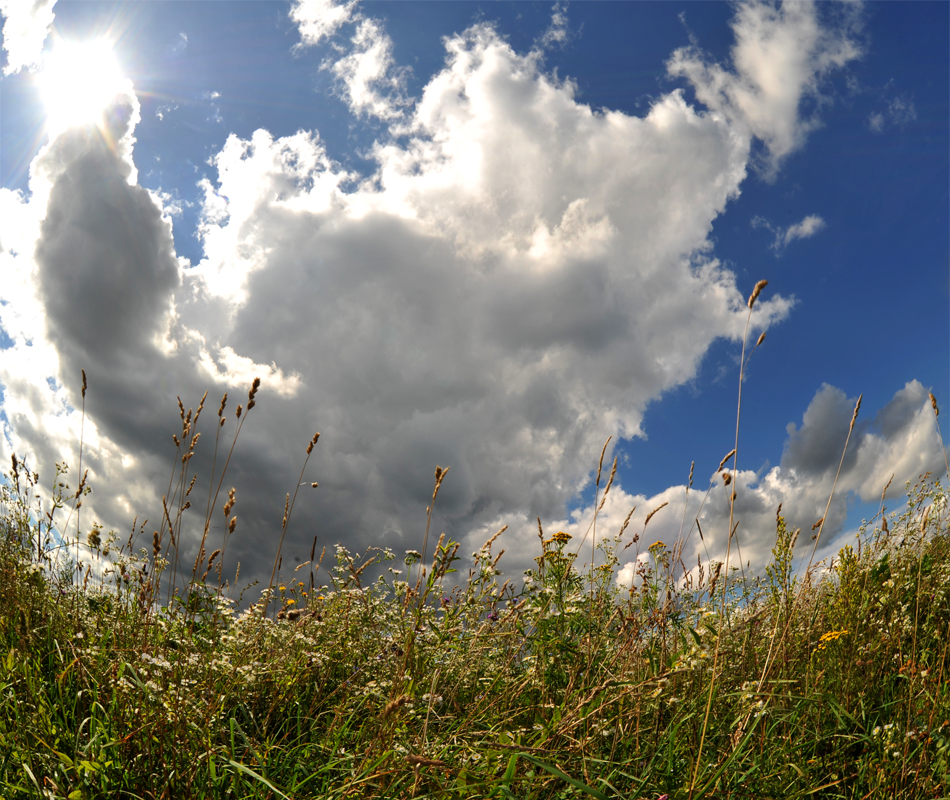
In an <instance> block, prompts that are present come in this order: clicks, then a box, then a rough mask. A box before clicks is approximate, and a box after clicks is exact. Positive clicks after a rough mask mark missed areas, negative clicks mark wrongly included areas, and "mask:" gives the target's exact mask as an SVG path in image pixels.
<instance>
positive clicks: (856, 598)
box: [0, 282, 950, 800]
mask: <svg viewBox="0 0 950 800" xmlns="http://www.w3.org/2000/svg"><path fill="white" fill-rule="evenodd" d="M762 285H764V282H763V283H762V284H760V285H758V286H757V287H756V291H755V292H754V293H753V296H752V297H751V298H750V300H749V307H750V310H751V308H752V305H753V303H754V301H755V297H756V296H758V293H759V292H760V291H761V287H762ZM761 341H762V338H761V337H760V339H759V343H761ZM744 359H745V352H744V350H743V363H744ZM740 385H741V377H740ZM258 386H259V382H258V381H255V383H254V385H253V386H252V388H251V391H250V393H249V397H248V401H247V403H246V408H242V407H240V406H239V407H238V411H237V420H238V426H237V431H236V432H235V440H236V437H237V434H238V433H239V431H240V426H241V425H243V424H244V421H245V420H246V419H247V418H248V413H249V412H250V411H251V409H253V407H254V405H255V394H256V392H257V389H258ZM83 394H85V384H84V387H83ZM859 402H860V401H859ZM225 405H226V400H222V402H221V405H220V407H219V409H218V419H217V420H216V421H215V429H216V441H215V452H216V453H217V450H218V439H217V434H220V432H221V430H222V429H223V425H224V420H225V419H226V415H225ZM203 407H204V400H203V399H202V402H201V404H200V405H199V407H198V411H197V412H196V413H194V414H192V412H191V411H188V412H187V413H186V412H185V409H184V406H183V405H182V406H181V408H180V411H181V421H182V431H181V434H180V435H179V434H176V436H175V442H176V444H177V445H178V446H179V448H180V456H181V458H180V469H178V470H177V474H176V475H174V476H173V478H172V481H171V483H170V489H169V492H168V495H167V498H168V499H167V500H166V503H165V508H164V515H163V516H164V519H163V521H162V525H161V526H160V527H159V530H157V531H154V532H153V533H151V534H149V533H148V532H147V531H146V530H145V529H144V528H142V526H137V523H133V526H132V530H131V532H130V533H129V534H127V535H126V534H122V535H121V536H120V535H119V534H118V533H116V532H109V533H106V532H103V531H102V530H101V529H100V528H98V527H97V526H92V527H91V528H90V529H89V530H88V531H84V532H82V534H81V535H80V530H81V528H80V519H81V506H82V499H83V497H85V496H86V494H87V493H88V492H89V490H90V487H89V486H87V485H86V481H85V480H84V479H83V478H80V480H79V484H78V486H77V487H76V488H75V489H72V488H70V486H69V485H68V480H67V478H68V477H69V473H68V468H67V467H66V466H65V465H63V466H62V467H61V468H60V469H59V470H58V471H57V475H56V476H55V478H54V486H53V492H52V494H51V495H49V494H47V495H42V493H41V492H40V489H39V486H40V476H38V475H36V474H34V473H32V472H31V471H30V470H29V466H28V465H26V464H23V463H22V462H20V461H18V460H17V459H16V457H14V459H13V461H12V464H11V469H10V472H9V473H8V475H7V481H6V485H4V486H3V487H0V492H2V497H0V501H2V508H0V795H2V796H3V797H6V798H19V797H48V798H97V797H110V798H126V797H127V798H225V797H235V798H238V797H240V798H244V797H258V798H293V799H294V800H303V798H356V797H382V798H389V797H392V798H402V797H417V798H447V799H448V798H458V799H459V800H464V799H466V798H523V799H524V800H529V799H530V800H535V799H536V800H541V799H542V798H552V799H554V798H581V797H594V798H628V799H629V800H634V799H639V798H651V800H657V799H658V798H670V799H672V798H677V799H680V798H682V799H683V800H686V799H687V798H689V799H691V798H793V797H819V798H872V797H889V798H907V800H911V798H913V799H915V800H916V799H917V798H940V797H947V796H948V783H950V682H948V668H950V663H948V646H950V636H948V631H950V511H948V502H947V488H946V485H945V483H944V482H943V478H942V477H941V478H939V479H934V478H933V477H932V476H929V475H928V476H922V477H921V480H920V482H919V483H917V484H916V485H913V486H911V485H908V486H907V502H906V505H905V506H903V507H902V508H900V509H897V510H894V511H891V510H889V509H887V508H886V507H885V505H884V501H883V496H882V502H881V509H880V513H879V514H878V515H877V516H876V517H875V518H874V519H872V520H870V521H869V522H868V523H866V525H865V526H863V527H862V529H861V532H860V534H859V537H858V539H857V541H856V542H855V544H854V545H852V546H848V547H845V548H844V549H843V550H842V551H841V552H840V553H839V555H838V557H837V558H835V559H834V560H833V561H832V562H831V563H830V564H826V565H817V564H809V565H808V567H807V568H806V569H805V570H804V571H802V572H797V571H796V570H795V565H794V563H793V558H792V555H793V551H794V548H795V545H796V541H797V539H798V536H799V532H798V531H793V530H789V528H788V526H787V525H786V520H785V518H784V517H783V516H782V513H781V508H779V509H777V510H776V521H775V533H774V535H775V545H774V548H773V550H772V554H773V558H772V561H771V563H770V565H769V566H768V568H767V569H766V571H765V574H764V575H761V576H757V577H754V576H749V575H746V576H745V577H741V576H740V575H739V574H738V568H737V567H734V566H732V565H731V564H730V563H729V562H728V556H727V560H726V562H725V563H722V562H717V561H708V562H706V563H702V562H701V563H700V564H699V565H698V568H697V570H687V569H686V567H685V565H684V564H683V563H682V560H681V558H680V556H681V547H682V541H678V542H674V543H672V544H670V545H667V544H665V543H663V542H655V543H652V544H649V545H648V544H647V543H648V542H649V538H650V537H649V516H648V517H647V518H646V522H645V524H644V526H643V527H642V528H641V529H639V530H631V529H630V527H629V525H628V524H627V523H625V524H624V526H623V528H622V529H621V530H619V531H617V532H616V533H612V535H611V536H608V537H604V538H602V539H600V540H599V541H598V542H597V548H598V549H599V556H598V558H597V559H596V561H595V559H594V558H593V555H594V554H593V553H591V551H590V545H589V544H588V545H586V546H585V552H584V553H583V554H581V553H580V550H581V545H582V544H584V543H582V542H574V541H573V540H572V539H571V537H570V536H569V535H567V534H565V533H562V532H555V531H545V530H544V525H543V522H542V521H541V520H539V521H538V557H537V559H536V564H537V566H536V567H535V568H533V569H531V570H530V571H529V572H528V573H526V575H525V579H524V581H523V585H514V584H512V583H511V582H508V581H505V582H504V583H499V570H498V565H499V559H500V558H502V552H501V551H500V550H499V549H498V548H499V544H498V536H499V535H500V534H501V533H502V531H499V534H496V536H495V537H493V538H492V539H491V540H489V541H488V542H486V543H485V545H484V546H483V547H482V548H480V549H479V550H478V551H477V552H476V553H474V554H472V560H473V563H474V566H473V567H472V569H471V570H470V571H469V572H468V573H467V575H465V576H459V575H458V574H457V573H454V570H455V565H456V564H457V563H458V561H459V553H458V550H459V545H458V544H457V543H453V542H451V541H448V540H447V539H446V538H445V537H444V536H441V537H439V539H438V541H434V540H435V537H434V536H433V537H432V539H433V541H432V542H430V541H429V534H430V532H429V528H428V518H429V517H431V509H432V506H431V505H430V507H429V509H428V511H427V524H426V528H425V530H424V531H420V533H421V534H422V535H421V536H420V542H421V546H420V550H419V551H408V552H406V553H405V554H399V555H397V554H395V553H393V552H391V551H390V550H388V549H378V550H371V551H369V552H366V553H351V552H349V551H347V549H346V548H344V547H342V546H338V547H337V548H336V550H335V552H333V553H330V554H329V556H328V555H327V554H326V553H325V552H322V553H318V552H317V551H316V548H314V550H313V551H312V552H311V553H310V558H309V560H308V561H306V562H304V563H303V564H301V565H300V566H298V567H296V569H295V570H294V572H293V574H291V575H285V574H284V572H283V571H282V556H281V553H280V550H278V553H277V554H276V556H275V561H274V568H273V573H272V580H271V585H270V586H268V587H263V589H262V590H261V589H259V588H258V587H253V588H252V589H251V591H254V592H256V593H257V594H258V595H259V596H258V597H257V598H256V599H255V600H254V602H251V603H249V604H248V605H246V606H245V604H244V603H243V602H242V595H241V594H239V593H238V591H239V590H238V587H239V586H240V582H239V580H240V579H239V576H235V577H234V578H233V579H232V578H228V579H225V576H223V575H222V570H221V564H222V563H223V556H222V553H221V550H223V549H226V547H227V540H228V536H229V535H230V534H233V533H234V531H235V528H236V519H237V518H236V516H235V513H234V510H235V506H236V502H237V498H236V496H235V493H234V492H233V490H232V491H231V492H222V489H223V487H224V486H225V485H226V484H225V482H224V481H225V475H226V471H227V463H228V461H229V460H230V454H229V455H228V456H227V458H226V459H223V460H224V465H223V468H222V470H221V474H219V475H212V478H211V480H210V481H209V484H208V485H207V486H206V487H205V490H206V491H207V492H208V502H207V504H206V505H207V510H206V516H205V534H206V536H205V539H204V540H203V541H202V543H201V546H200V548H199V553H198V556H197V558H196V559H195V560H194V561H193V562H192V563H185V562H183V554H182V553H180V552H179V548H178V543H179V541H180V538H181V535H182V532H183V527H182V525H183V512H184V511H185V510H186V509H188V508H189V507H190V506H191V503H192V500H193V499H194V502H195V505H197V506H200V505H202V503H200V502H198V501H197V499H196V497H197V492H195V486H196V478H194V477H191V478H189V473H188V470H187V466H188V463H189V461H190V456H191V454H192V453H193V452H194V450H195V447H196V444H197V439H198V437H197V433H196V428H197V422H198V419H199V417H200V415H201V413H202V409H203ZM740 407H741V406H740ZM933 408H934V414H935V418H936V414H937V413H938V409H937V405H936V401H935V400H934V401H933ZM857 411H858V410H857V408H856V409H855V417H856V416H857ZM853 424H854V423H853V420H852V426H853ZM317 440H318V435H316V436H314V437H313V439H312V440H311V441H310V442H309V443H308V444H307V447H306V455H307V456H308V457H309V455H310V453H311V452H312V450H313V448H314V447H315V446H317V443H318V442H317ZM737 447H738V434H737ZM605 449H606V446H605ZM231 451H232V452H233V444H232V446H231ZM222 452H223V451H222ZM734 457H735V451H733V452H732V453H730V454H729V456H727V458H726V459H723V463H722V464H721V465H720V470H722V469H723V467H725V466H726V462H727V461H728V459H729V458H734ZM602 462H603V457H602V458H601V464H600V465H598V469H597V477H596V487H597V494H596V499H595V506H596V503H597V502H600V503H601V506H602V502H603V498H604V497H606V494H607V493H608V492H609V491H610V488H611V485H612V481H613V471H612V470H611V471H610V474H609V475H606V474H605V473H606V470H603V469H602V467H603V463H602ZM305 463H306V462H305ZM734 464H735V461H733V465H734ZM80 471H81V469H80ZM448 472H449V471H448V469H442V468H436V471H435V483H434V488H433V493H432V503H433V504H434V503H436V502H437V497H438V493H439V489H440V487H441V485H442V482H443V481H444V480H449V479H450V477H447V475H448ZM948 472H950V470H948ZM732 475H733V473H730V472H729V471H725V472H723V476H724V478H723V479H724V480H725V481H726V482H727V485H728V484H729V482H731V480H732ZM302 477H303V471H302V472H301V478H302ZM604 478H606V479H604ZM298 483H299V481H298ZM199 485H200V484H199ZM829 491H831V492H833V487H829ZM42 496H45V497H47V498H49V499H48V500H47V501H46V502H45V503H44V502H43V501H42V499H41V497H42ZM225 497H226V498H227V499H224V498H225ZM219 499H221V500H222V501H223V504H222V505H220V506H219V504H218V500H219ZM294 499H295V498H294V497H292V496H291V495H288V496H287V498H286V504H285V511H284V520H283V523H284V525H283V530H284V531H286V527H287V523H288V520H289V518H290V515H291V514H292V511H293V501H294ZM829 503H830V500H829ZM222 512H223V514H224V516H225V518H226V520H227V526H226V530H227V533H226V534H225V538H224V541H222V542H221V546H220V548H219V547H215V549H214V550H211V547H212V544H211V543H210V542H209V541H208V540H207V531H208V530H209V529H210V520H211V516H212V515H213V514H214V513H218V514H220V513H222ZM192 513H194V512H192ZM629 519H630V517H628V522H629ZM595 520H596V517H595ZM821 528H822V524H821V523H820V522H819V523H818V524H817V526H816V530H817V533H814V532H812V531H809V532H806V533H807V535H808V536H816V537H817V536H820V534H821ZM68 530H73V531H74V534H75V535H73V536H72V537H71V538H70V537H68V536H66V531H68ZM503 530H504V529H503ZM281 543H282V540H281ZM430 545H431V548H432V550H433V552H429V551H430ZM815 546H817V539H816V543H815ZM631 547H632V548H636V550H635V552H645V553H646V554H647V558H645V559H644V560H642V561H641V562H640V567H639V574H638V577H637V580H636V581H635V582H634V585H633V586H632V587H631V588H629V589H628V588H626V587H621V586H618V585H617V583H616V582H615V580H614V569H613V568H614V567H615V566H616V565H617V563H618V560H619V558H620V555H621V554H622V553H623V552H624V551H626V550H627V549H629V548H631ZM209 550H211V552H210V553H209V552H208V551H209ZM585 559H586V563H585ZM598 562H599V563H600V566H597V567H595V566H594V564H595V563H598ZM321 570H322V572H321ZM371 574H377V575H379V577H378V578H375V579H370V578H369V577H368V576H369V575H371ZM321 575H326V576H327V578H326V579H321V578H320V577H319V576H321ZM518 583H519V584H521V583H522V582H521V581H520V580H519V582H518Z"/></svg>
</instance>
